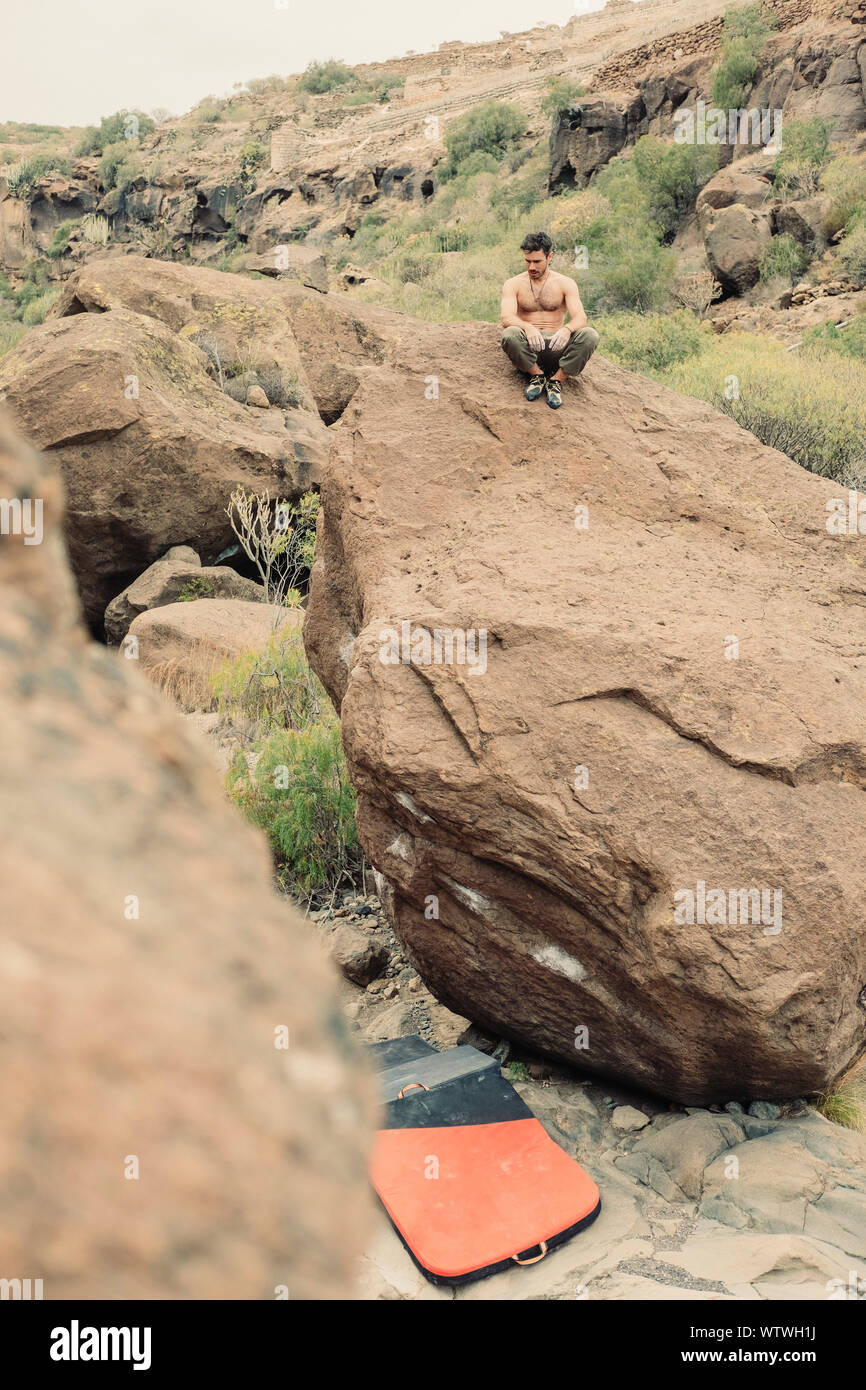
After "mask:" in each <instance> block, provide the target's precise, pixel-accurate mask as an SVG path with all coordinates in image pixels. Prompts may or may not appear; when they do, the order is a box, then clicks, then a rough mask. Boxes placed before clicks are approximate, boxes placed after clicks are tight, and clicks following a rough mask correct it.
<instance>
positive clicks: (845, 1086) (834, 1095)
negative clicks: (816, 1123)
mask: <svg viewBox="0 0 866 1390" xmlns="http://www.w3.org/2000/svg"><path fill="white" fill-rule="evenodd" d="M815 1108H816V1110H817V1111H818V1113H819V1114H821V1115H823V1116H824V1118H825V1120H830V1122H831V1123H832V1124H834V1125H843V1126H844V1127H845V1128H846V1129H853V1130H856V1131H857V1132H858V1133H860V1134H866V1070H864V1069H863V1066H862V1064H861V1065H860V1066H859V1067H855V1068H854V1069H853V1071H851V1072H849V1073H848V1075H847V1076H846V1077H843V1078H842V1080H841V1081H840V1082H838V1083H837V1085H836V1086H834V1087H833V1089H832V1090H830V1091H825V1092H824V1093H823V1094H822V1095H820V1096H818V1098H817V1101H816V1103H815Z"/></svg>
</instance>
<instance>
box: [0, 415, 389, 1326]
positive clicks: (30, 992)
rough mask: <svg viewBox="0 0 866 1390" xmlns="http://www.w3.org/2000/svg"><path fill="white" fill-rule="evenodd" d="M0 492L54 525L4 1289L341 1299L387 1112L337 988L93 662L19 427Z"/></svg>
mask: <svg viewBox="0 0 866 1390" xmlns="http://www.w3.org/2000/svg"><path fill="white" fill-rule="evenodd" d="M0 495H2V497H3V499H4V507H6V506H7V503H8V501H9V500H10V499H15V500H17V501H18V502H19V503H20V504H21V506H22V508H26V507H28V506H30V507H31V508H32V507H35V506H36V505H37V504H38V506H39V507H40V508H41V511H40V513H39V520H40V526H41V528H42V530H41V542H40V543H39V544H31V543H29V542H28V541H27V539H26V534H27V533H26V532H22V531H21V530H18V531H16V530H15V529H14V528H12V529H10V528H9V527H8V526H6V525H5V516H6V514H5V513H4V532H3V535H2V536H0V647H2V651H3V661H2V664H0V715H2V717H0V759H2V765H3V785H2V792H0V874H2V883H3V941H2V946H0V1000H2V1015H3V1028H2V1031H0V1066H2V1072H3V1077H4V1086H3V1143H2V1146H0V1192H2V1196H0V1267H2V1269H3V1271H4V1276H5V1277H9V1278H12V1277H21V1278H25V1277H38V1278H41V1279H42V1280H43V1284H44V1297H45V1298H46V1299H64V1298H70V1299H76V1300H77V1299H92V1298H110V1299H135V1298H191V1299H196V1298H208V1299H209V1298H217V1299H220V1298H242V1299H245V1298H252V1299H273V1298H275V1297H280V1296H282V1297H291V1298H342V1297H350V1296H351V1295H352V1292H353V1289H354V1278H355V1269H356V1261H357V1257H358V1255H359V1253H360V1249H361V1243H362V1240H363V1235H364V1229H365V1223H366V1205H365V1203H366V1196H365V1193H366V1179H365V1171H364V1169H365V1157H366V1154H365V1151H366V1143H367V1134H368V1132H369V1125H370V1117H371V1094H370V1090H369V1086H368V1081H367V1078H366V1075H365V1073H364V1071H363V1069H362V1067H361V1065H360V1063H359V1062H358V1061H357V1060H356V1056H355V1053H354V1052H353V1050H352V1048H351V1047H350V1045H349V1040H348V1038H347V1036H346V1033H345V1028H344V1025H343V1023H342V1020H341V1015H340V1013H339V1009H338V1004H337V994H336V981H335V979H334V977H333V975H332V973H331V971H330V970H329V969H327V968H326V964H325V961H324V959H323V957H322V955H321V952H320V951H319V949H318V948H317V945H316V943H315V942H314V941H313V940H312V939H311V936H310V934H309V930H308V928H307V927H306V925H305V924H304V923H303V922H302V921H301V919H300V917H299V915H298V914H296V913H295V912H294V911H293V910H292V909H290V908H289V907H288V906H287V904H286V902H285V901H284V900H281V899H280V898H278V897H277V895H276V894H275V893H274V892H273V891H272V889H271V887H270V875H271V866H270V857H269V855H268V853H267V850H266V847H265V844H264V841H263V840H262V839H261V838H260V837H259V836H258V835H257V834H256V833H255V832H253V831H252V830H251V829H250V828H249V827H248V826H246V825H245V824H244V823H243V821H242V819H241V817H240V816H239V815H238V814H237V813H236V812H235V811H234V810H233V809H232V808H231V807H230V806H229V805H228V804H227V803H226V800H225V797H224V795H223V791H222V788H221V786H220V784H219V780H218V778H217V775H216V773H215V772H214V771H213V769H212V768H211V767H210V765H209V764H208V761H207V758H206V754H205V753H204V752H203V751H202V749H201V748H200V746H199V745H197V744H195V743H193V741H192V739H191V737H190V735H189V734H187V733H186V732H185V730H184V729H183V727H182V726H181V724H180V722H179V720H178V719H177V717H176V715H175V714H174V712H173V711H172V710H171V709H170V708H169V706H168V705H167V704H166V703H164V702H163V701H162V700H161V699H160V698H159V696H157V695H156V694H155V692H153V691H152V690H151V689H149V688H148V687H147V685H146V684H145V682H144V681H143V680H142V679H140V678H139V677H138V675H137V674H136V673H135V672H134V669H133V668H134V665H135V663H134V662H131V661H125V660H123V659H122V658H120V657H118V656H117V655H113V654H110V653H108V652H107V651H106V650H105V649H104V648H101V647H97V646H95V645H93V644H91V643H90V642H89V641H88V640H87V638H86V636H85V633H84V630H83V628H82V627H81V625H80V621H79V613H78V601H77V598H76V596H75V592H74V585H73V581H72V577H71V574H70V571H69V568H68V566H67V562H66V555H65V547H64V544H63V541H62V538H61V533H60V522H61V518H62V510H63V497H62V488H61V484H60V482H59V479H58V477H57V475H56V474H55V473H54V472H53V471H49V470H48V469H47V468H46V467H45V465H44V464H43V462H42V461H41V460H40V458H39V457H38V456H37V455H36V454H34V453H33V452H32V451H30V450H29V449H27V448H25V447H24V446H22V445H21V444H20V442H19V441H17V440H15V439H13V438H12V437H11V436H10V435H9V434H8V433H7V430H6V427H5V424H4V425H3V426H2V427H0ZM26 515H27V519H28V521H32V520H34V519H35V518H34V517H33V516H32V515H30V514H29V513H27V514H26ZM28 529H29V528H28ZM30 534H33V532H32V530H31V531H30ZM280 1290H282V1291H283V1292H282V1294H281V1293H280Z"/></svg>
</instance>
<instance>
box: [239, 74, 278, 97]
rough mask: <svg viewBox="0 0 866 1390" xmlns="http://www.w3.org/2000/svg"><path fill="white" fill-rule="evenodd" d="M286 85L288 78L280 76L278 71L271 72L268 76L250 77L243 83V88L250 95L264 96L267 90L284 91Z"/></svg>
mask: <svg viewBox="0 0 866 1390" xmlns="http://www.w3.org/2000/svg"><path fill="white" fill-rule="evenodd" d="M288 87H289V80H288V78H287V77H280V76H279V74H278V73H273V74H272V75H271V76H270V77H252V78H250V80H249V82H246V83H244V90H245V91H247V92H248V93H249V94H250V96H264V95H265V94H266V93H267V92H285V91H287V90H288Z"/></svg>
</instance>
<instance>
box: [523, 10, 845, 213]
mask: <svg viewBox="0 0 866 1390" xmlns="http://www.w3.org/2000/svg"><path fill="white" fill-rule="evenodd" d="M776 15H777V20H778V21H780V23H781V25H782V27H781V28H780V31H779V32H778V33H777V34H775V35H774V36H773V37H772V38H771V39H769V40H768V42H767V44H766V46H765V48H764V50H763V52H762V54H761V59H760V63H759V66H758V70H757V72H756V73H755V81H754V84H753V87H752V90H751V92H750V94H749V96H748V97H747V98H746V99H745V100H744V102H743V108H744V109H749V110H758V111H764V110H767V111H771V112H776V111H781V113H782V117H781V124H782V129H784V121H785V120H797V119H800V118H802V117H806V116H820V117H821V118H822V119H823V120H825V121H827V122H828V124H829V125H830V127H831V128H832V130H833V132H834V136H835V138H843V137H850V136H856V135H858V134H859V133H860V132H862V131H863V130H864V129H866V40H864V35H863V29H862V27H860V26H859V25H856V24H853V23H852V22H851V20H850V18H847V17H843V16H841V15H836V16H833V15H828V16H827V18H826V19H825V20H824V21H823V22H822V21H821V20H820V19H819V18H818V17H816V16H814V15H813V14H812V13H811V12H810V7H809V6H807V5H805V4H801V3H799V2H797V3H794V4H791V5H784V4H781V5H778V6H777V7H776ZM806 21H808V22H806ZM720 33H721V20H720V19H716V20H712V21H709V22H707V23H706V24H703V25H699V26H697V27H696V28H695V29H692V30H687V31H685V32H684V33H680V34H676V35H674V36H671V37H670V38H669V39H666V40H664V41H663V42H662V43H660V44H656V45H652V46H648V47H644V48H638V49H635V50H633V51H632V52H631V53H628V54H625V55H623V56H622V57H619V58H617V59H616V60H612V61H611V62H610V63H608V64H607V65H605V66H602V67H601V68H600V69H599V71H598V72H597V73H596V75H595V78H594V81H593V91H592V94H591V95H590V96H589V97H587V98H585V99H582V100H581V101H579V102H578V103H576V104H575V106H574V107H573V108H571V109H569V110H566V111H563V112H561V113H560V115H559V118H558V121H557V122H556V123H555V124H554V127H553V130H552V132H551V137H550V189H551V192H556V191H558V190H560V189H563V188H574V187H583V186H584V185H585V184H586V183H587V182H588V181H589V180H590V179H591V178H592V177H593V175H594V174H596V173H597V172H598V170H599V169H600V168H601V167H602V166H603V165H604V164H606V163H607V162H608V161H609V160H610V159H612V158H613V157H614V155H616V154H619V153H620V152H621V151H622V150H623V149H624V148H625V147H627V146H628V145H632V144H634V143H635V141H637V140H639V139H640V138H641V136H643V135H660V136H667V137H670V136H673V135H674V134H675V133H676V130H677V123H676V112H677V111H678V110H679V109H680V108H681V107H688V108H690V109H691V110H693V111H694V110H695V109H696V106H697V103H698V101H699V100H703V101H705V102H707V103H708V104H710V105H712V99H711V74H712V69H713V66H714V63H715V60H716V56H717V53H718V41H719V35H720ZM753 133H754V132H752V131H751V130H750V131H749V135H750V136H751V135H753ZM760 143H764V144H766V143H767V140H766V138H763V137H762V140H761V141H760V142H759V141H757V140H750V139H748V138H747V137H746V135H745V133H744V135H743V139H742V143H741V145H740V147H739V148H737V147H736V146H733V145H730V144H725V145H723V146H721V147H720V153H721V155H722V162H723V163H725V162H729V161H730V160H731V159H732V158H733V157H734V156H735V155H736V156H739V155H741V154H742V153H744V152H748V151H750V150H754V149H757V148H759V147H760Z"/></svg>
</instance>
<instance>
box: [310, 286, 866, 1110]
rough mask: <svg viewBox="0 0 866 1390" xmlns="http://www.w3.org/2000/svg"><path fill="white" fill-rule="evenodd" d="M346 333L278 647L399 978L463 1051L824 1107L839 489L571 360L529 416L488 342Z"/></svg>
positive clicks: (843, 823) (661, 396) (842, 819)
mask: <svg viewBox="0 0 866 1390" xmlns="http://www.w3.org/2000/svg"><path fill="white" fill-rule="evenodd" d="M356 307H357V306H356ZM358 312H359V314H360V312H361V310H360V308H359V309H358ZM377 331H378V333H379V336H380V339H381V340H383V341H385V342H386V345H387V352H386V360H385V361H384V362H382V363H381V364H379V365H377V364H375V363H373V362H371V363H370V365H369V366H368V368H367V369H366V370H365V371H363V372H360V371H359V372H358V386H357V389H356V391H355V394H354V397H353V398H352V400H351V401H350V402H349V403H348V405H347V406H346V409H345V411H344V413H343V415H342V418H341V420H340V422H339V424H338V425H337V426H336V428H335V429H334V430H333V431H332V438H333V450H332V456H331V460H330V464H329V467H328V470H327V473H326V477H325V481H324V484H323V489H322V499H323V509H322V512H321V515H320V523H319V525H320V531H319V540H318V551H317V562H316V568H315V571H314V575H313V584H312V592H311V597H310V604H309V608H308V612H307V618H306V622H305V632H304V636H305V642H306V646H307V650H308V653H309V655H310V658H311V660H312V662H313V665H314V667H315V668H316V670H317V672H318V674H319V675H320V676H321V678H322V679H323V680H324V682H325V684H326V686H327V687H328V689H329V691H330V693H331V694H332V697H333V698H334V699H335V701H337V702H338V703H339V704H340V707H341V715H342V733H343V740H344V744H345V748H346V752H347V757H348V760H349V765H350V770H351V775H352V777H353V780H354V783H355V786H356V789H357V792H358V825H359V830H360V834H361V838H362V841H363V844H364V847H365V850H366V852H367V854H368V856H369V857H370V859H371V860H372V863H373V864H374V865H375V867H376V869H377V871H378V872H379V874H380V875H381V880H380V881H381V889H382V892H383V894H384V896H385V899H386V901H387V903H388V904H389V911H390V913H391V915H392V917H393V921H394V924H395V928H396V931H397V933H398V935H399V937H400V938H401V940H402V942H403V944H404V947H405V949H406V952H407V953H408V955H409V957H410V959H411V960H412V962H413V964H415V965H416V966H417V968H418V969H419V970H420V972H421V974H422V975H423V977H424V979H425V981H426V982H427V983H428V985H429V986H430V987H431V988H432V989H433V991H434V992H435V993H436V994H437V996H438V997H439V998H440V999H441V1000H442V1002H443V1003H444V1004H446V1005H447V1006H448V1007H449V1008H451V1009H453V1010H454V1011H455V1012H457V1013H460V1014H463V1015H466V1016H469V1017H471V1018H472V1019H473V1020H475V1021H476V1022H477V1023H479V1024H480V1025H482V1026H485V1027H487V1028H489V1029H490V1030H492V1031H494V1033H495V1034H496V1035H497V1036H508V1037H511V1038H514V1039H518V1040H521V1041H523V1042H524V1043H525V1044H527V1045H528V1046H530V1047H532V1048H534V1049H536V1050H541V1051H543V1052H546V1053H548V1054H551V1055H555V1056H557V1057H559V1058H561V1059H563V1060H565V1061H570V1062H571V1063H573V1064H575V1065H578V1066H581V1067H585V1068H587V1069H589V1070H591V1071H593V1072H596V1073H598V1074H601V1075H605V1076H609V1077H620V1078H623V1079H624V1080H627V1081H629V1082H630V1083H633V1084H638V1085H642V1086H646V1087H649V1088H651V1089H654V1090H656V1091H658V1092H661V1093H663V1094H665V1095H668V1096H673V1097H675V1098H677V1099H679V1100H681V1101H684V1102H687V1103H690V1104H691V1103H694V1104H698V1103H703V1102H710V1101H718V1100H727V1099H728V1098H729V1097H730V1095H731V1094H732V1093H734V1094H739V1095H747V1096H750V1097H758V1098H760V1097H764V1098H773V1097H778V1096H784V1095H788V1096H796V1095H802V1094H806V1093H811V1092H814V1091H817V1090H820V1089H823V1088H825V1087H826V1086H828V1085H829V1084H830V1083H831V1082H832V1081H833V1080H834V1079H835V1078H836V1077H838V1076H839V1075H840V1074H841V1073H842V1072H843V1071H844V1070H845V1069H846V1068H847V1067H848V1066H849V1065H850V1064H851V1063H852V1062H853V1060H854V1059H855V1058H856V1057H857V1056H859V1055H860V1054H861V1053H862V1052H863V1051H864V1047H866V1014H864V1009H866V932H864V928H863V922H862V910H861V904H862V901H863V895H864V893H866V823H864V818H863V807H862V802H861V798H862V797H863V793H864V785H866V782H864V778H866V772H864V769H866V733H864V722H863V713H862V711H863V701H864V697H866V668H864V664H863V661H862V656H861V653H862V650H863V645H864V642H866V612H864V607H863V603H862V591H863V575H864V570H863V555H862V554H861V550H860V547H861V546H862V544H863V542H862V540H860V539H859V538H858V537H857V536H849V537H847V538H846V537H841V536H837V535H831V534H830V533H829V532H828V530H827V528H826V524H825V523H826V521H827V518H828V511H827V504H828V500H830V499H832V498H834V497H836V496H838V495H840V494H841V492H842V490H841V489H840V488H839V486H838V485H835V484H833V483H832V482H829V481H828V480H826V479H822V478H818V477H814V476H812V475H810V474H808V473H806V472H805V471H804V470H803V469H801V468H800V467H798V466H797V465H796V464H794V463H792V462H791V461H790V460H789V459H787V458H786V457H785V456H784V455H782V454H780V453H778V452H776V451H774V450H771V449H767V448H764V447H762V446H761V445H760V444H759V443H758V442H757V441H756V439H755V438H754V437H753V436H752V435H750V434H748V433H746V432H745V431H744V430H742V429H740V428H739V427H738V426H737V425H736V424H735V423H734V422H733V421H732V420H730V419H729V418H727V417H725V416H723V415H720V414H718V413H717V412H715V411H714V410H713V409H712V408H711V407H710V406H709V405H706V404H704V403H702V402H699V401H696V400H693V399H687V398H683V397H681V396H678V395H676V394H674V393H673V392H671V391H667V390H665V389H663V388H662V387H660V386H658V385H657V384H655V383H650V382H648V381H646V380H645V379H643V378H642V377H639V376H635V375H632V374H630V373H629V372H626V371H624V370H622V369H621V368H619V367H617V366H615V365H614V364H612V363H611V362H608V361H605V360H604V358H603V357H601V356H600V355H597V356H596V357H595V358H594V359H593V360H592V362H591V363H590V364H589V366H588V368H587V370H586V372H585V374H584V378H583V380H582V382H581V383H580V384H579V385H577V386H570V387H568V388H567V389H566V392H565V405H564V409H563V411H562V413H561V414H554V413H553V412H551V411H549V410H547V409H545V408H544V406H543V405H541V406H529V405H527V404H526V402H525V401H524V399H523V394H522V389H521V387H522V381H521V379H520V378H519V377H517V376H516V374H515V373H514V372H513V371H512V370H511V368H510V367H509V365H508V363H507V362H506V361H505V359H504V357H503V354H502V353H501V351H500V349H499V344H498V333H497V330H496V329H495V328H493V327H491V326H490V325H485V324H449V325H447V326H438V325H431V324H421V323H418V322H413V321H412V320H408V319H399V318H397V316H394V317H393V320H392V322H391V324H390V327H389V326H388V325H387V324H386V323H385V322H384V321H383V319H381V318H379V319H377ZM395 345H396V348H395ZM603 346H604V345H603V343H602V349H603ZM397 348H398V349H399V350H396V349H397ZM431 371H432V372H434V373H435V375H436V377H437V386H438V394H437V395H436V396H435V398H432V393H430V392H429V390H428V388H427V385H426V383H427V382H429V378H430V373H431ZM858 540H859V545H858ZM403 624H407V625H408V638H409V641H408V643H406V644H405V645H404V633H406V632H407V629H406V628H404V627H403ZM437 629H438V630H439V631H440V643H439V648H438V655H439V657H440V661H439V662H437V661H436V655H437V650H436V648H435V647H434V645H433V643H432V640H431V637H430V634H431V633H434V632H435V630H437ZM425 632H426V634H427V636H426V639H425ZM449 634H451V637H452V646H451V649H450V651H449V645H448V635H449ZM482 637H483V638H484V641H485V643H486V647H485V649H484V651H483V653H482V648H481V641H482ZM473 640H474V641H475V643H476V645H475V648H474V651H473V649H472V647H471V645H470V644H471V642H472V641H473ZM461 641H462V642H464V643H465V644H466V645H465V647H464V650H463V652H462V655H463V656H464V657H465V660H464V661H463V663H461V661H460V657H461V645H460V644H461ZM428 658H430V660H428ZM395 659H396V664H394V663H395ZM756 889H761V890H763V893H764V897H763V899H761V902H762V905H763V906H762V913H761V914H760V915H759V912H758V903H757V902H756V900H755V898H754V897H753V896H751V895H750V891H749V890H756ZM711 890H715V891H714V892H712V894H711V896H710V897H708V896H707V895H708V894H710V893H711ZM719 890H721V892H720V891H719ZM758 897H759V898H760V894H759V895H758ZM690 919H691V920H690Z"/></svg>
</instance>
